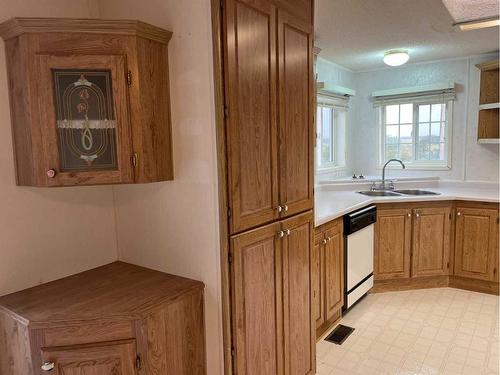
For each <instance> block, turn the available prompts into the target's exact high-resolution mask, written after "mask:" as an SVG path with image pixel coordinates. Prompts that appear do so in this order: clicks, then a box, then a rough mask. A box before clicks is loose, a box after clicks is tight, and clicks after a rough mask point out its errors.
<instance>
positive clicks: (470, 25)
mask: <svg viewBox="0 0 500 375" xmlns="http://www.w3.org/2000/svg"><path fill="white" fill-rule="evenodd" d="M499 25H500V20H499V19H498V18H487V19H482V20H475V21H467V22H459V23H456V24H455V25H454V26H455V27H458V28H459V29H460V30H462V31H468V30H477V29H485V28H487V27H495V26H499Z"/></svg>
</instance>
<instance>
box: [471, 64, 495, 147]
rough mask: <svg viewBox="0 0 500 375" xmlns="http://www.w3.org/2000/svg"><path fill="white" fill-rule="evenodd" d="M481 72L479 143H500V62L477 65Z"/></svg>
mask: <svg viewBox="0 0 500 375" xmlns="http://www.w3.org/2000/svg"><path fill="white" fill-rule="evenodd" d="M476 66H477V67H478V68H479V69H480V70H481V84H480V87H481V88H480V93H479V107H478V112H479V113H478V126H477V138H478V140H477V141H478V143H490V144H491V143H492V144H496V143H500V141H499V138H500V134H499V124H498V121H499V108H500V99H499V92H498V78H499V74H498V71H499V69H498V68H499V61H498V60H492V61H487V62H484V63H482V64H478V65H476Z"/></svg>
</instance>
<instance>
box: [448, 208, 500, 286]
mask: <svg viewBox="0 0 500 375" xmlns="http://www.w3.org/2000/svg"><path fill="white" fill-rule="evenodd" d="M456 211H457V217H456V232H455V275H457V276H463V277H469V278H473V279H480V280H490V281H491V280H494V279H495V278H496V276H495V275H494V274H496V273H497V271H496V270H497V265H496V264H494V262H495V255H494V252H495V251H496V250H497V249H498V244H496V237H497V236H496V233H497V231H498V229H497V228H496V226H497V225H498V224H497V222H496V220H497V217H498V211H496V210H485V209H474V208H465V207H460V206H458V207H457V208H456Z"/></svg>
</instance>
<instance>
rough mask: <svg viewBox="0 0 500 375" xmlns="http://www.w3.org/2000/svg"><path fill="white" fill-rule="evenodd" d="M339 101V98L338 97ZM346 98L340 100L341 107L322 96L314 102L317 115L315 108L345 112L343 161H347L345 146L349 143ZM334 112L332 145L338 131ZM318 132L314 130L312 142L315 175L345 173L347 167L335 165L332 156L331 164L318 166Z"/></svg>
mask: <svg viewBox="0 0 500 375" xmlns="http://www.w3.org/2000/svg"><path fill="white" fill-rule="evenodd" d="M338 98H339V99H340V97H338ZM348 100H349V99H348V98H342V102H341V103H342V104H343V105H339V104H340V103H339V102H338V101H334V100H332V98H331V96H330V97H328V96H324V95H319V94H318V96H317V101H316V113H317V108H318V107H328V108H333V109H334V110H337V111H338V110H343V111H345V112H346V114H345V129H346V134H345V142H346V144H345V145H344V153H343V154H344V155H343V156H344V160H347V145H348V142H349V139H348V134H349V132H348V131H347V129H348V126H349V124H348V116H347V115H348V113H349V106H348V105H347V103H348ZM336 116H337V115H336V112H334V126H333V140H334V143H335V142H336V140H337V139H338V138H337V137H338V136H337V131H338V128H337V126H335V124H336V121H337V119H336ZM316 125H317V122H316ZM318 134H319V132H318V130H317V129H316V134H315V142H314V170H315V173H316V174H317V175H323V174H327V173H332V172H342V171H346V170H347V165H340V166H339V165H336V163H337V157H335V155H334V162H333V163H329V164H327V165H326V166H322V167H320V166H319V158H318V157H317V147H318V141H319V138H318ZM334 151H336V149H335V145H334ZM346 164H347V163H346Z"/></svg>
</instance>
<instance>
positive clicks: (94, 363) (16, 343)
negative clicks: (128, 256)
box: [0, 262, 206, 375]
mask: <svg viewBox="0 0 500 375" xmlns="http://www.w3.org/2000/svg"><path fill="white" fill-rule="evenodd" d="M203 289H204V286H203V284H202V283H201V282H198V281H194V280H190V279H186V278H182V277H178V276H173V275H168V274H164V273H161V272H157V271H152V270H149V269H146V268H142V267H137V266H133V265H131V264H127V263H122V262H115V263H112V264H109V265H106V266H103V267H99V268H96V269H93V270H90V271H86V272H83V273H80V274H77V275H74V276H70V277H67V278H64V279H61V280H57V281H54V282H51V283H47V284H43V285H40V286H37V287H35V288H31V289H27V290H25V291H21V292H18V293H14V294H10V295H7V296H3V297H0V374H2V375H43V374H49V373H50V374H54V375H76V374H80V375H81V374H92V375H111V374H112V375H160V374H161V375H164V374H179V375H180V374H182V375H204V374H206V364H205V362H206V359H205V333H204V332H205V329H204V312H203V310H204V307H203V306H204V305H203Z"/></svg>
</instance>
